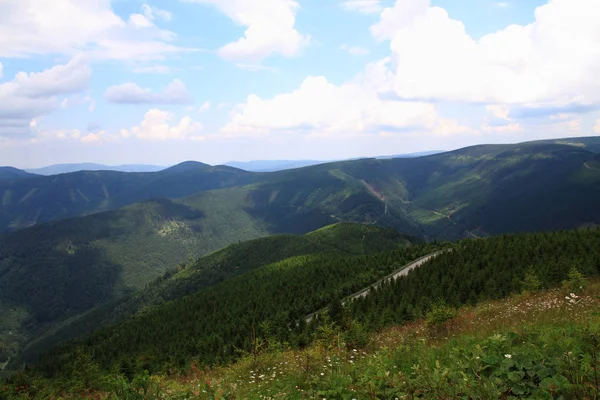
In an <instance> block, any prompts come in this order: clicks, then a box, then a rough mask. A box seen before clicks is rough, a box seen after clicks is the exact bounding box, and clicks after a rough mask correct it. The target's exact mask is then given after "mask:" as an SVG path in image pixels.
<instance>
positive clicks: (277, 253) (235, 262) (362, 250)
mask: <svg viewBox="0 0 600 400" xmlns="http://www.w3.org/2000/svg"><path fill="white" fill-rule="evenodd" d="M411 241H414V239H413V238H408V237H406V236H404V235H401V234H400V233H399V232H397V231H395V230H393V229H382V228H376V227H372V226H366V225H357V224H347V223H339V224H335V225H332V226H329V227H326V228H323V229H320V230H319V231H316V232H313V233H309V234H307V235H304V236H298V235H274V236H270V237H266V238H261V239H256V240H252V241H248V242H242V243H240V244H234V245H231V246H229V247H227V248H225V249H223V250H220V251H217V252H214V253H212V254H210V255H207V256H204V257H202V258H200V259H198V261H196V262H193V263H188V264H181V265H179V266H177V267H176V268H173V269H170V270H169V271H167V272H166V273H165V274H164V275H163V276H161V277H160V278H158V279H156V280H155V281H153V282H151V283H150V284H149V285H147V286H146V287H145V288H144V289H143V290H141V291H138V292H136V293H133V294H132V295H129V296H126V297H125V298H122V299H119V300H116V301H112V302H109V303H107V304H105V305H103V306H100V307H98V308H96V309H94V310H92V311H90V312H88V313H85V314H83V315H81V316H78V317H75V318H72V319H70V320H67V321H65V322H64V323H62V324H60V325H58V326H57V327H55V328H53V329H50V330H49V331H48V332H46V333H44V334H43V335H42V336H40V337H39V338H37V339H36V340H34V341H33V342H32V343H30V344H29V345H28V346H27V348H26V349H24V354H22V357H23V358H25V359H32V358H35V357H36V356H37V354H39V352H40V351H45V350H47V349H48V348H50V347H52V346H53V345H55V344H56V343H58V342H60V341H64V340H65V339H70V338H74V337H80V336H82V335H84V334H85V333H89V332H91V331H92V330H94V329H97V328H98V327H100V326H104V325H110V324H114V323H116V322H118V321H120V320H122V319H123V318H125V317H129V316H132V315H135V314H137V313H139V312H140V311H141V310H147V309H149V308H151V307H157V306H159V305H161V304H164V303H165V302H167V301H172V300H176V299H179V298H181V297H184V296H186V295H188V294H193V293H196V292H198V291H200V290H202V289H204V288H207V287H210V286H213V285H216V284H218V283H221V282H223V281H225V280H226V279H228V278H231V277H234V276H237V275H241V274H244V273H246V272H249V271H252V270H253V269H255V268H258V267H261V266H264V265H268V264H272V263H276V262H278V261H282V260H285V259H289V258H292V257H296V256H303V255H311V254H313V255H314V254H320V253H334V254H344V255H366V254H372V253H378V252H381V251H385V250H393V249H401V248H404V247H406V246H408V245H410V244H411Z"/></svg>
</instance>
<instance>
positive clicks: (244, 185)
mask: <svg viewBox="0 0 600 400" xmlns="http://www.w3.org/2000/svg"><path fill="white" fill-rule="evenodd" d="M573 140H575V139H573ZM573 140H571V141H564V140H557V141H554V142H549V141H546V142H544V141H539V142H529V143H521V144H514V145H481V146H474V147H469V148H465V149H460V150H456V151H452V152H446V153H441V154H435V155H431V156H425V157H417V158H392V159H360V160H352V161H343V162H335V163H327V164H320V165H315V166H309V167H304V168H299V169H293V170H286V171H278V172H272V173H251V172H246V171H242V170H239V169H235V168H232V167H227V166H217V167H210V166H208V165H206V164H202V163H195V162H187V163H182V164H179V165H177V166H174V167H171V168H168V169H166V170H163V171H160V172H154V173H119V172H109V171H99V172H78V173H73V174H63V175H57V176H51V177H38V178H35V179H28V180H21V181H16V182H0V193H2V206H1V207H0V231H7V230H15V229H18V228H23V227H27V226H31V225H34V224H36V223H40V222H45V221H52V220H56V219H62V218H66V217H72V216H78V215H87V214H92V213H96V212H100V211H105V210H110V209H115V208H119V207H122V206H126V205H129V204H133V203H136V202H139V201H144V200H148V199H152V198H158V197H160V198H182V197H185V196H190V195H193V194H194V193H198V192H201V191H207V190H215V189H220V188H226V187H237V188H240V190H245V191H247V192H248V202H249V203H250V204H252V205H251V207H249V208H250V209H251V212H252V213H253V216H254V217H257V218H261V219H264V220H266V221H268V222H269V223H271V224H272V226H271V230H272V231H273V232H286V231H285V230H284V231H278V230H277V229H278V226H277V225H282V224H283V225H288V226H289V225H293V224H291V219H293V218H298V216H299V215H301V214H305V213H312V214H311V215H313V217H314V216H316V215H317V214H321V217H322V218H323V219H327V221H323V222H322V224H321V226H324V225H327V224H328V223H331V222H335V221H336V220H350V221H354V222H369V223H376V224H379V225H383V226H393V227H395V228H397V229H399V230H401V231H404V232H406V233H409V234H411V235H417V236H422V237H424V238H427V239H460V238H464V237H479V236H488V235H494V234H500V233H506V232H517V231H518V232H520V231H535V230H549V229H572V228H575V227H578V226H588V225H593V224H597V223H598V222H600V215H599V214H598V213H599V212H600V211H598V208H597V207H595V204H594V201H593V199H594V198H597V197H598V196H599V194H600V174H599V173H598V170H597V169H595V168H589V167H590V164H589V163H594V162H596V161H595V160H596V159H597V158H598V155H597V154H595V153H592V152H591V151H589V150H593V149H596V148H597V147H596V146H597V143H598V140H597V138H582V139H581V141H580V139H576V141H573ZM557 143H562V144H557ZM588 149H589V150H588ZM550 199H552V201H550ZM274 209H275V210H276V211H275V212H274ZM282 210H285V212H284V214H277V213H278V212H282ZM236 211H237V210H236ZM303 219H304V217H301V218H300V220H303ZM281 220H285V221H284V222H283V223H282V222H281ZM300 231H303V232H306V230H302V229H301V230H300Z"/></svg>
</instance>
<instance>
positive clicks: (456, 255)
mask: <svg viewBox="0 0 600 400" xmlns="http://www.w3.org/2000/svg"><path fill="white" fill-rule="evenodd" d="M435 249H436V246H435V245H431V244H429V245H424V246H411V247H408V248H406V249H400V250H395V251H391V252H389V251H388V252H383V253H377V254H372V255H362V256H351V255H343V254H332V253H326V254H317V255H306V256H298V257H292V258H288V259H285V260H282V261H279V262H275V263H272V264H269V265H266V266H264V267H260V268H258V269H254V270H252V271H250V272H249V273H246V274H244V275H240V276H237V277H234V278H232V279H228V280H225V281H224V282H222V283H220V284H218V285H216V286H211V287H209V288H207V289H205V290H202V291H199V292H197V293H194V294H192V295H189V296H185V297H183V298H181V299H178V300H175V301H171V302H167V303H165V304H164V305H161V306H158V307H155V308H151V309H148V310H147V311H146V312H144V313H142V314H141V315H139V316H137V317H135V318H131V319H128V320H126V321H124V322H123V323H120V324H118V325H116V326H113V327H109V328H104V329H101V330H99V331H98V332H96V333H94V334H93V335H92V336H90V337H88V338H85V339H82V340H79V341H76V342H75V343H69V344H65V345H63V346H59V347H57V348H56V349H55V350H53V351H52V352H50V353H48V354H47V355H46V356H44V357H43V358H42V360H41V362H40V363H39V364H38V365H37V367H36V368H38V371H43V372H44V373H45V374H47V376H48V377H52V378H53V379H65V380H68V379H69V376H71V374H73V373H76V371H74V365H77V363H78V362H81V361H77V360H82V359H83V360H86V359H87V360H91V359H93V360H94V362H95V363H97V366H98V367H100V369H101V370H104V371H120V372H121V373H123V374H125V375H126V376H134V375H135V374H136V373H137V371H143V370H150V371H154V372H158V371H167V370H169V369H173V368H175V369H177V368H185V366H187V365H190V362H192V361H195V363H196V365H198V364H200V365H202V364H214V363H227V362H230V361H232V360H235V359H236V357H237V356H238V354H239V353H238V351H237V350H236V349H241V350H244V351H247V352H251V351H252V348H253V346H255V340H257V338H265V337H267V336H268V337H269V338H271V339H270V340H276V341H282V342H283V341H285V342H287V343H289V344H290V345H291V346H292V347H295V346H301V345H303V344H306V343H308V342H309V341H310V340H311V339H310V338H311V334H312V333H313V332H315V330H316V329H318V327H317V325H315V324H316V323H317V322H315V324H312V323H311V324H310V325H306V324H303V323H302V321H304V319H303V318H302V317H303V316H304V315H306V314H307V313H308V312H310V311H311V310H315V309H318V308H320V307H322V306H323V305H327V304H332V305H333V306H332V308H331V310H339V308H336V307H335V304H336V299H338V301H339V299H340V298H342V297H343V296H345V295H347V294H350V293H352V292H353V291H355V290H356V289H358V288H360V287H361V286H364V285H365V284H368V282H373V281H374V279H375V278H376V277H377V276H382V275H384V274H385V272H388V271H390V270H392V269H394V268H397V267H398V266H400V265H403V264H404V263H405V262H407V261H409V260H411V259H415V258H418V257H419V256H420V255H423V254H425V253H428V252H431V251H432V250H435ZM574 269H576V270H578V271H579V272H580V273H583V274H584V275H586V276H593V275H598V274H599V273H600V230H599V229H594V230H579V231H560V232H553V233H537V234H519V235H514V234H513V235H504V236H499V237H494V238H488V239H468V240H464V241H461V242H458V243H456V244H455V245H453V246H452V251H448V252H443V253H442V254H441V255H439V256H438V257H436V258H434V259H433V260H432V261H430V262H428V263H426V264H425V265H424V266H422V267H420V268H418V269H417V270H415V271H414V272H412V273H410V274H408V276H406V277H401V278H399V279H398V280H396V281H395V282H393V283H392V284H389V285H384V286H383V287H382V288H381V289H378V290H375V291H373V292H371V294H369V295H368V296H367V297H366V298H364V299H363V300H356V301H354V302H352V303H351V304H350V308H349V309H348V310H347V311H346V312H344V313H343V318H342V319H339V318H340V317H341V316H342V314H338V313H336V312H333V311H332V313H331V318H332V319H333V322H335V323H336V324H339V326H340V327H342V328H343V327H352V326H355V325H353V324H355V323H359V324H360V325H361V326H363V327H364V328H365V329H367V330H370V329H379V328H381V327H383V326H385V325H388V324H391V323H402V322H405V321H410V320H413V319H415V318H419V317H422V316H423V315H424V313H426V312H427V311H429V310H430V309H431V307H432V305H433V304H434V303H436V302H440V301H444V302H446V303H448V304H450V305H453V306H459V305H462V304H474V303H476V302H479V301H483V300H489V299H499V298H503V297H505V296H508V295H510V294H513V293H518V292H520V291H522V290H524V289H526V288H528V287H529V286H527V285H531V284H532V283H531V282H537V283H536V288H551V287H555V286H556V285H558V284H560V283H561V282H562V281H563V280H565V279H567V276H568V274H569V273H570V271H571V272H572V271H573V270H574ZM240 293H243V296H240V295H239V294H240ZM349 320H354V321H355V323H352V322H349ZM298 321H299V322H300V324H297V322H298ZM330 321H331V320H330ZM290 327H291V329H290ZM352 329H354V328H352ZM252 332H255V333H256V335H258V336H257V338H255V337H254V336H253V333H252ZM355 334H356V332H355ZM86 354H87V355H88V356H86ZM82 357H83V358H82ZM88 357H91V358H88Z"/></svg>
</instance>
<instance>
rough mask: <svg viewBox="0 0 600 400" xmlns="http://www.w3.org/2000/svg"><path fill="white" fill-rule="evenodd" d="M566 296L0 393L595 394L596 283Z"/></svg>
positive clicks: (599, 292)
mask: <svg viewBox="0 0 600 400" xmlns="http://www.w3.org/2000/svg"><path fill="white" fill-rule="evenodd" d="M568 293H569V291H568V290H565V289H553V290H548V291H542V292H537V293H536V292H530V293H527V294H523V295H516V296H513V297H510V298H507V299H503V300H496V301H491V302H484V303H481V304H478V305H476V306H470V307H464V308H462V309H460V310H459V313H458V314H457V315H456V316H455V317H454V318H453V319H451V320H450V321H449V322H448V323H447V324H445V328H442V329H435V330H433V329H431V328H430V327H429V326H428V325H427V323H426V322H425V321H424V320H417V321H414V322H411V323H409V324H405V325H400V326H393V327H389V328H386V329H383V330H381V331H378V332H376V333H374V334H371V335H370V336H369V337H368V338H367V340H366V341H365V342H364V343H363V345H362V346H353V345H351V344H350V343H347V342H346V340H345V339H346V338H347V336H345V335H344V334H343V333H340V332H339V331H337V330H336V329H332V330H323V331H321V333H320V334H319V336H318V338H317V340H316V341H315V343H314V344H313V345H311V346H309V347H307V348H305V349H303V350H300V351H299V350H293V351H292V350H286V349H285V348H283V349H282V348H278V347H273V348H270V349H269V348H265V349H263V351H261V352H260V354H259V355H258V356H257V357H253V356H251V355H248V356H246V357H244V358H242V359H241V360H239V361H238V362H236V363H235V364H232V365H229V366H224V367H218V368H214V369H198V368H197V367H196V366H195V364H193V363H192V365H191V367H190V368H189V369H188V371H187V372H186V373H184V374H181V375H178V374H174V375H154V376H147V377H146V378H144V379H136V380H134V381H133V382H128V381H127V380H124V379H120V378H115V377H111V378H108V379H107V380H106V381H105V383H103V384H102V385H101V387H102V388H101V389H96V390H92V391H87V390H86V391H84V389H85V388H83V387H82V388H81V389H78V388H77V387H74V386H70V387H66V388H65V386H64V385H65V383H64V382H60V381H47V380H37V379H35V378H33V379H32V378H26V377H23V378H21V379H19V380H17V381H16V382H14V383H13V384H12V385H5V386H4V389H3V390H4V392H2V391H0V398H3V397H2V396H5V398H11V397H9V396H18V395H21V396H23V397H24V398H28V397H27V396H33V397H35V396H39V397H52V396H56V395H58V394H59V393H60V394H61V396H62V398H65V399H70V398H81V397H82V395H83V396H89V397H90V398H97V399H110V398H114V397H113V396H115V395H116V396H119V398H141V397H137V396H141V394H142V393H143V390H144V389H143V388H146V393H147V394H146V396H145V397H143V398H147V399H159V398H160V399H181V398H198V399H215V398H227V399H259V398H286V399H306V398H319V399H320V398H327V399H346V398H357V399H358V398H423V399H439V398H462V397H466V398H473V399H492V398H493V399H496V398H540V399H551V398H561V396H562V398H585V399H597V398H598V393H599V391H598V388H599V386H598V383H599V382H598V380H597V379H598V378H597V376H595V375H594V369H596V370H597V369H598V368H599V367H600V356H599V350H600V343H599V339H598V335H599V334H600V316H599V314H598V307H600V300H599V299H600V281H598V280H592V281H591V282H590V284H588V286H587V287H586V288H585V290H583V291H580V292H579V294H578V296H579V297H578V298H577V299H576V300H575V303H571V302H570V301H569V300H566V299H565V297H569V298H571V296H570V295H569V294H568ZM80 365H81V364H80ZM0 390H2V389H0ZM127 396H129V397H127ZM12 398H14V397H12Z"/></svg>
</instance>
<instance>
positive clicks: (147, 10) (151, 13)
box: [142, 4, 173, 22]
mask: <svg viewBox="0 0 600 400" xmlns="http://www.w3.org/2000/svg"><path fill="white" fill-rule="evenodd" d="M142 12H143V13H144V15H145V16H146V18H148V19H149V20H150V21H154V20H156V19H159V20H161V21H164V22H171V20H172V19H173V14H171V13H170V12H169V11H166V10H162V9H160V8H158V7H154V6H150V5H148V4H143V5H142Z"/></svg>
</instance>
